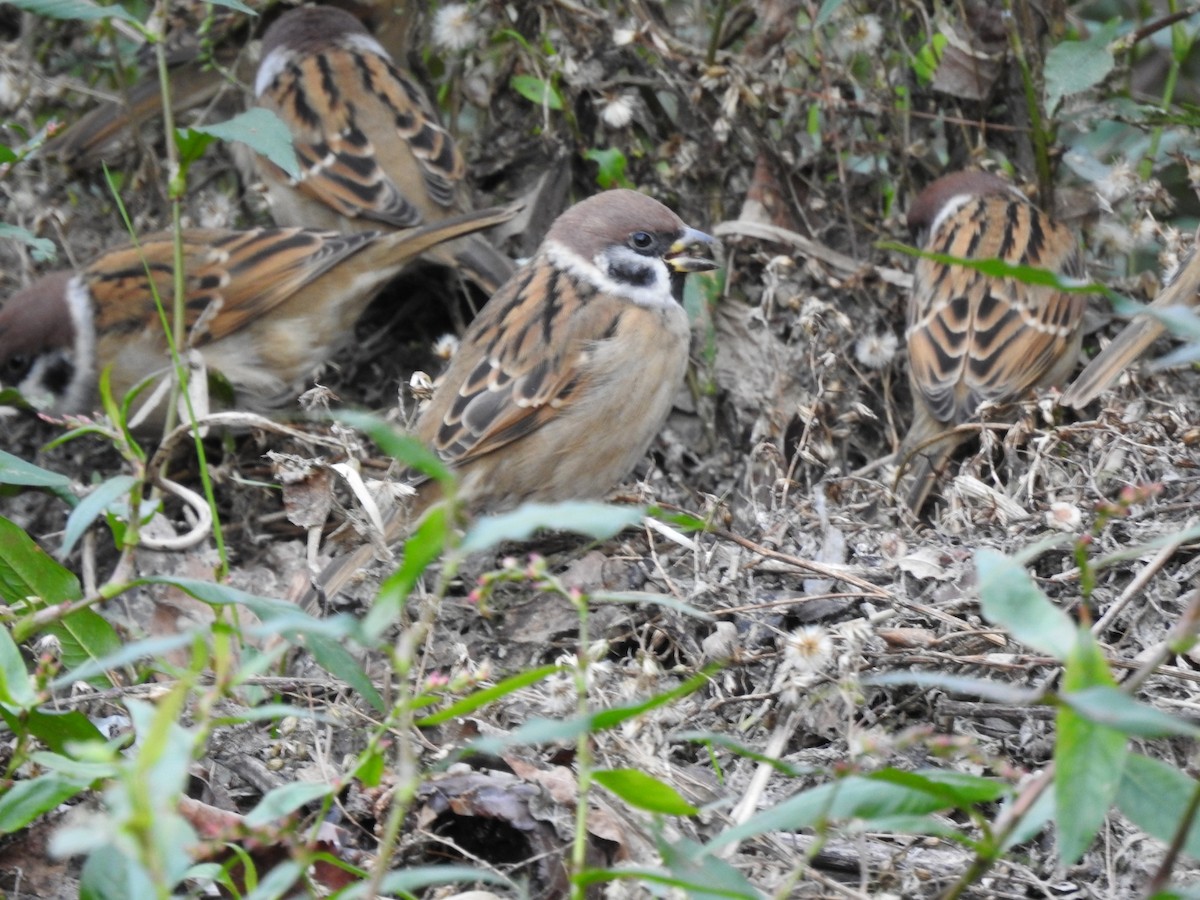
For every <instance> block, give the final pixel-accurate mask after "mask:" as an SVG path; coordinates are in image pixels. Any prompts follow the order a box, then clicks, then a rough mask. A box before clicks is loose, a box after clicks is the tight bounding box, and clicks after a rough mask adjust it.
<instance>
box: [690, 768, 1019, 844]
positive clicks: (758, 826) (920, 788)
mask: <svg viewBox="0 0 1200 900" xmlns="http://www.w3.org/2000/svg"><path fill="white" fill-rule="evenodd" d="M1006 790H1008V788H1007V786H1006V785H1004V784H1003V783H1001V782H991V781H989V780H988V779H982V778H974V777H972V776H964V775H959V774H957V773H953V772H942V771H939V770H927V771H924V772H905V773H899V772H897V771H896V770H883V771H880V772H876V773H873V774H872V775H866V776H863V775H851V776H849V777H847V778H843V779H840V780H838V781H834V782H832V783H830V784H824V785H820V786H819V787H815V788H810V789H809V790H806V791H802V792H800V793H799V794H797V795H795V796H794V797H791V798H789V799H787V800H784V801H783V802H782V803H780V804H778V805H776V806H773V807H771V808H769V809H764V810H762V811H761V812H759V813H757V814H755V815H754V816H752V817H751V818H750V819H748V820H747V821H746V822H744V823H742V824H741V825H738V826H736V827H734V828H729V829H726V830H725V831H723V832H722V833H721V834H719V835H718V836H717V837H716V838H715V839H713V840H712V841H710V842H709V844H708V849H709V851H710V852H716V851H717V850H719V849H720V848H721V847H724V846H726V845H727V844H732V843H737V842H739V841H743V840H746V839H748V838H752V837H757V836H758V835H760V834H766V833H768V832H773V831H797V830H799V829H801V828H813V827H816V826H819V825H820V824H822V823H824V822H828V821H836V820H842V819H849V818H861V819H866V820H867V821H868V822H870V821H873V820H874V819H877V818H883V817H893V816H901V815H903V816H920V815H928V814H929V813H933V812H937V811H939V810H943V809H948V808H953V807H956V806H961V805H963V804H964V803H967V802H975V801H980V802H982V801H985V800H989V799H995V798H996V797H999V796H1000V795H1001V794H1002V793H1003V792H1004V791H1006Z"/></svg>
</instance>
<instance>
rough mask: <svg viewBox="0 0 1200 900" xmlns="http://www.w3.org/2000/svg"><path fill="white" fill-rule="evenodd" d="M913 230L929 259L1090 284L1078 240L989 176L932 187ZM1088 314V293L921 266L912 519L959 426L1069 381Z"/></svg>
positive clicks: (918, 206)
mask: <svg viewBox="0 0 1200 900" xmlns="http://www.w3.org/2000/svg"><path fill="white" fill-rule="evenodd" d="M908 225H909V228H910V229H912V230H913V231H914V233H918V234H919V235H920V236H921V237H920V246H921V247H922V249H924V250H925V251H926V252H930V253H938V254H943V255H946V256H953V257H958V258H961V259H971V260H988V259H998V260H1001V261H1003V262H1005V263H1008V264H1010V265H1014V266H1028V267H1031V268H1037V269H1047V270H1049V271H1051V272H1054V273H1056V274H1058V275H1060V276H1064V277H1069V278H1082V277H1083V275H1084V267H1083V259H1082V257H1081V255H1080V253H1079V248H1078V245H1077V243H1076V241H1075V238H1074V236H1073V235H1072V234H1071V232H1070V231H1069V230H1068V229H1067V228H1066V227H1065V226H1063V225H1061V224H1059V223H1058V222H1055V221H1054V220H1053V219H1051V218H1050V217H1049V216H1047V215H1046V214H1045V213H1043V212H1042V211H1041V210H1039V209H1038V208H1037V207H1036V206H1034V205H1033V204H1032V203H1031V202H1030V201H1029V199H1028V198H1027V197H1026V196H1025V195H1024V194H1022V193H1021V192H1020V191H1019V190H1017V189H1016V188H1015V187H1013V186H1012V185H1010V184H1009V183H1008V182H1006V181H1004V180H1002V179H1001V178H998V177H997V176H995V175H990V174H988V173H985V172H955V173H953V174H951V175H946V176H943V177H942V178H939V179H937V180H936V181H934V182H933V183H932V184H930V185H929V186H928V187H926V188H925V190H924V191H922V192H921V194H920V195H919V196H918V197H917V199H916V200H915V201H914V202H913V205H912V208H911V209H910V210H909V214H908ZM1083 310H1084V298H1083V295H1081V294H1075V293H1067V292H1064V291H1061V290H1059V289H1057V288H1055V287H1051V286H1046V285H1035V284H1026V283H1024V282H1022V281H1019V280H1018V279H1016V278H1014V277H1011V276H1003V277H997V276H992V275H987V274H984V273H983V272H981V271H979V270H977V269H971V268H967V267H965V266H960V265H954V264H950V263H945V262H939V261H936V260H933V259H928V258H922V259H920V260H918V262H917V267H916V271H915V272H914V275H913V289H912V295H911V297H910V298H909V304H908V328H907V340H908V354H909V385H910V387H911V389H912V396H913V404H914V412H913V423H912V427H911V428H910V429H909V432H908V435H907V436H906V437H905V439H904V442H903V444H902V446H901V449H900V459H901V460H902V461H904V460H910V459H913V460H914V461H915V465H916V471H915V473H914V476H913V480H912V486H911V488H910V490H909V493H908V498H907V503H908V506H909V508H910V509H911V510H912V511H913V512H919V511H920V510H921V508H922V507H923V506H924V504H925V502H926V500H927V499H928V497H929V494H930V491H931V490H932V489H933V486H934V484H935V482H936V480H937V477H938V476H939V474H940V472H941V470H942V469H943V468H944V466H945V464H946V463H947V461H948V460H949V459H950V456H951V455H952V454H953V452H954V450H955V448H956V447H957V446H958V445H959V444H961V443H962V442H963V440H965V437H964V436H963V435H961V434H957V433H950V432H951V431H952V429H954V428H955V426H957V425H961V424H963V423H965V422H969V421H971V420H973V419H975V418H976V416H977V415H978V412H979V407H980V405H981V404H983V403H984V402H985V401H986V402H991V403H1005V402H1009V401H1015V400H1020V399H1022V398H1024V397H1025V396H1027V395H1028V394H1029V393H1031V392H1032V391H1033V390H1034V389H1036V388H1038V387H1043V386H1046V385H1050V384H1056V383H1061V382H1062V381H1063V380H1064V379H1065V378H1066V377H1067V375H1069V374H1070V372H1071V369H1072V368H1074V366H1075V363H1076V360H1077V358H1078V356H1079V345H1080V340H1081V336H1082V335H1081V324H1082V318H1083ZM939 438H940V439H939Z"/></svg>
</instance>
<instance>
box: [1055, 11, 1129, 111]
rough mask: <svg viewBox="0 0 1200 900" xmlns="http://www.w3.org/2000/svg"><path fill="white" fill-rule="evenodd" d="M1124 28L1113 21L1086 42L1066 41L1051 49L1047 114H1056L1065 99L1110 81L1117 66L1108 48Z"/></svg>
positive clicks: (1118, 21) (1094, 32) (1099, 29)
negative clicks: (1109, 74) (1109, 76)
mask: <svg viewBox="0 0 1200 900" xmlns="http://www.w3.org/2000/svg"><path fill="white" fill-rule="evenodd" d="M1120 24H1121V23H1120V20H1119V19H1113V20H1111V21H1110V22H1108V23H1107V24H1106V25H1104V26H1103V27H1102V28H1097V29H1095V30H1094V31H1093V32H1092V34H1091V36H1090V37H1089V38H1088V39H1087V40H1086V41H1063V42H1061V43H1059V44H1056V45H1055V46H1053V47H1051V48H1050V52H1049V53H1047V54H1046V65H1045V67H1044V69H1043V74H1044V76H1045V79H1046V112H1047V113H1053V112H1054V111H1055V110H1056V109H1057V108H1058V104H1059V103H1060V102H1062V99H1063V97H1067V96H1070V95H1071V94H1078V93H1079V92H1080V91H1086V90H1087V89H1088V88H1090V87H1092V86H1093V85H1097V84H1099V83H1100V82H1101V81H1103V80H1104V79H1105V78H1106V77H1108V73H1109V72H1111V71H1112V70H1113V66H1114V65H1116V61H1115V60H1114V59H1113V55H1112V52H1111V51H1110V50H1109V49H1108V45H1109V43H1110V42H1111V41H1112V39H1113V38H1114V37H1116V34H1117V29H1118V27H1119V26H1120Z"/></svg>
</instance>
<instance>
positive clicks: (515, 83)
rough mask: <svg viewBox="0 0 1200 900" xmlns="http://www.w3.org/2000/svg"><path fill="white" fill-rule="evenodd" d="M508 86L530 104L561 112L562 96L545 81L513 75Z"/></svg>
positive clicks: (532, 76) (530, 76)
mask: <svg viewBox="0 0 1200 900" xmlns="http://www.w3.org/2000/svg"><path fill="white" fill-rule="evenodd" d="M509 86H510V87H511V88H512V89H513V90H514V91H516V92H517V93H518V94H520V95H521V96H522V97H524V98H525V99H526V100H528V101H530V102H531V103H535V104H537V105H538V106H545V107H548V108H550V109H553V110H559V111H561V110H562V109H563V107H564V105H565V104H564V103H563V98H562V94H560V93H559V92H558V90H557V89H556V88H555V87H554V85H552V84H550V83H549V82H547V81H544V80H542V79H541V78H538V77H536V76H534V75H514V76H513V77H512V79H511V80H510V81H509Z"/></svg>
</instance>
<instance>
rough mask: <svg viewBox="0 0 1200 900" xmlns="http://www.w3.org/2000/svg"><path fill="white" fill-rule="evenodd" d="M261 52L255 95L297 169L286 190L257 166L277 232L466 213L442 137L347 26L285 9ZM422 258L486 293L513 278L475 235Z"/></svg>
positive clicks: (428, 109)
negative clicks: (275, 122) (286, 140)
mask: <svg viewBox="0 0 1200 900" xmlns="http://www.w3.org/2000/svg"><path fill="white" fill-rule="evenodd" d="M262 53H263V55H262V62H261V63H260V64H259V68H258V75H257V78H256V80H255V84H254V93H255V96H256V97H257V98H258V103H259V105H260V106H263V107H265V108H267V109H270V110H273V111H274V112H275V113H276V114H277V115H278V116H279V117H280V118H281V119H282V120H283V121H284V123H285V124H286V125H287V126H288V128H289V130H290V131H291V133H292V141H293V146H294V148H295V151H296V156H297V159H298V161H299V164H300V169H301V174H300V176H299V178H298V179H295V180H293V179H291V178H289V177H288V176H287V174H286V173H284V172H283V170H281V169H280V168H279V167H278V166H276V165H275V164H274V163H272V162H270V161H269V160H267V159H266V158H264V157H258V158H257V164H258V169H259V173H260V175H261V176H262V178H263V181H264V182H265V183H266V185H267V192H268V200H269V202H270V206H271V212H272V215H273V216H274V218H275V221H276V223H277V224H280V225H302V226H306V227H319V228H328V229H330V230H338V231H346V232H350V231H358V230H364V229H374V228H397V229H399V228H411V227H414V226H417V225H422V224H428V223H431V222H436V221H438V220H439V219H443V218H445V217H446V216H451V215H455V214H457V213H461V212H462V211H464V210H466V209H468V208H469V207H470V204H469V203H468V201H467V197H466V194H467V190H466V184H465V182H464V177H465V174H466V167H465V165H464V163H463V158H462V154H461V153H460V152H459V150H458V147H457V146H456V145H455V142H454V140H453V138H451V137H450V134H449V133H448V132H447V131H446V130H445V129H444V128H442V126H441V125H440V124H439V123H438V120H437V115H436V113H435V112H434V110H433V107H432V106H431V105H430V104H429V101H428V99H427V98H426V97H425V94H424V92H423V91H422V90H421V88H420V87H419V86H418V85H417V84H416V82H415V81H414V80H413V78H412V77H411V76H410V75H409V74H408V73H407V72H405V71H403V70H402V69H400V68H399V67H397V66H396V65H395V64H394V63H393V62H392V59H391V57H390V56H389V55H388V54H387V51H385V50H384V49H383V47H382V46H381V45H380V44H379V43H378V41H376V40H375V38H373V37H372V36H371V35H370V33H369V32H368V31H367V30H366V28H365V27H363V25H362V23H361V22H359V21H358V19H356V18H354V16H352V15H350V14H349V13H347V12H345V11H343V10H340V9H337V8H335V7H328V6H309V7H301V8H298V9H293V10H289V11H288V12H286V13H284V14H283V15H282V16H280V17H279V18H278V19H277V20H276V21H275V22H274V23H273V24H272V25H271V27H270V28H268V29H267V33H266V34H265V35H264V36H263V50H262ZM427 256H428V258H430V259H432V260H434V261H435V262H440V263H443V264H444V265H448V266H452V267H455V268H458V269H460V270H461V271H462V272H463V274H464V275H465V276H466V277H467V278H469V279H470V280H472V281H474V282H475V283H476V284H478V285H479V286H480V288H482V289H483V290H484V291H486V292H487V293H489V294H490V293H492V292H493V291H494V290H495V289H496V288H498V287H499V286H500V285H501V284H502V283H503V282H504V281H506V280H507V279H508V277H509V276H510V275H511V274H512V272H513V263H512V261H511V260H509V259H508V258H507V257H505V256H504V255H503V254H502V253H500V252H499V251H497V250H496V249H495V248H494V247H492V245H491V244H489V243H488V242H487V240H485V239H484V238H483V237H481V236H479V235H475V236H472V237H470V238H465V239H463V240H461V241H455V242H453V243H449V244H446V245H444V246H440V247H438V248H437V249H436V250H434V251H432V252H431V253H430V254H428V255H427Z"/></svg>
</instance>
